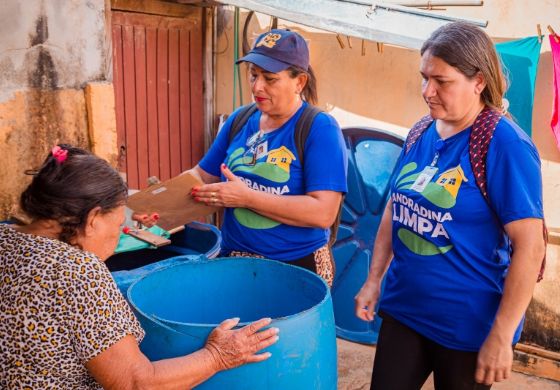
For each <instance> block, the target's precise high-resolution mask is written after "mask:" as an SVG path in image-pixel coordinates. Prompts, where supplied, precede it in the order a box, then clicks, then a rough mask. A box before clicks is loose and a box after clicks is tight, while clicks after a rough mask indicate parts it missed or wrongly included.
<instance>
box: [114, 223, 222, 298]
mask: <svg viewBox="0 0 560 390" xmlns="http://www.w3.org/2000/svg"><path fill="white" fill-rule="evenodd" d="M170 240H171V244H170V245H166V246H162V247H160V248H157V249H139V250H135V251H130V252H122V253H118V254H115V255H113V256H111V257H109V259H107V261H106V262H105V264H106V265H107V267H108V268H109V271H111V272H112V275H113V278H114V279H115V282H116V283H117V286H118V287H119V290H120V291H121V293H122V294H123V295H124V296H125V297H126V290H127V289H128V287H129V286H130V285H131V284H132V283H133V282H135V281H136V280H138V279H140V278H141V277H142V276H144V275H146V274H148V273H149V272H152V271H155V270H157V269H160V268H165V267H168V266H170V265H173V264H177V263H180V262H182V261H185V260H186V259H193V258H198V257H200V256H202V257H207V258H214V257H216V256H217V255H218V253H219V252H220V244H221V241H222V236H221V233H220V231H219V230H218V229H217V228H216V227H215V226H213V225H210V224H206V223H200V222H191V223H189V224H188V225H185V229H184V230H181V231H179V232H177V233H174V234H172V235H171V237H170ZM178 256H182V257H178ZM184 256H187V257H184Z"/></svg>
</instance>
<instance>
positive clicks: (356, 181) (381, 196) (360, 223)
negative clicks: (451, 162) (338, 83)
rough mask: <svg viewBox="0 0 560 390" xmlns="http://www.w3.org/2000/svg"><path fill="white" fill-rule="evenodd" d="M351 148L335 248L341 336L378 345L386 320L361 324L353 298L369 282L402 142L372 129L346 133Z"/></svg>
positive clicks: (335, 290) (335, 288)
mask: <svg viewBox="0 0 560 390" xmlns="http://www.w3.org/2000/svg"><path fill="white" fill-rule="evenodd" d="M342 133H343V136H344V139H345V141H346V146H347V148H348V193H347V194H346V197H345V198H344V205H343V208H342V216H341V221H340V227H339V230H338V235H337V241H336V243H335V245H334V247H333V254H334V257H335V262H336V275H335V280H334V283H333V287H332V296H333V304H334V313H335V321H336V333H337V336H339V337H342V338H344V339H347V340H350V341H357V342H361V343H368V344H375V343H376V342H377V336H378V334H379V328H380V326H381V319H380V318H379V317H376V318H375V321H373V322H365V321H362V320H360V319H358V318H357V317H356V315H355V311H354V297H355V295H356V294H357V293H358V291H359V290H360V288H361V286H362V285H363V283H364V282H365V280H366V278H367V275H368V272H369V267H370V264H371V255H372V253H373V244H374V241H375V236H376V235H377V230H378V228H379V223H380V222H381V217H382V215H383V211H384V209H385V206H386V204H387V200H388V197H389V190H390V188H389V184H390V181H391V177H392V175H393V171H394V169H395V164H396V162H397V160H398V157H399V154H400V153H401V150H402V144H403V139H402V138H401V137H398V136H396V135H393V134H391V133H388V132H384V131H381V130H375V129H369V128H345V129H342Z"/></svg>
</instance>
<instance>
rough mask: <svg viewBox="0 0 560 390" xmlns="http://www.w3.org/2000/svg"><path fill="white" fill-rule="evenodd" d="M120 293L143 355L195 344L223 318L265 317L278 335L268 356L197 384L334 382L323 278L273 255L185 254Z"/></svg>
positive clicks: (170, 353)
mask: <svg viewBox="0 0 560 390" xmlns="http://www.w3.org/2000/svg"><path fill="white" fill-rule="evenodd" d="M128 299H129V302H130V303H131V305H132V307H133V309H134V310H135V312H136V315H137V317H138V319H139V320H140V322H141V323H142V326H143V328H144V330H145V331H146V337H145V338H144V341H143V342H142V344H141V345H140V348H141V350H142V351H143V352H144V353H145V354H146V355H147V356H148V357H149V358H150V359H151V360H158V359H163V358H171V357H176V356H182V355H185V354H187V353H190V352H193V351H196V350H198V349H200V348H202V347H203V346H204V344H205V340H206V338H207V337H208V335H209V334H210V332H211V331H212V329H214V328H215V327H216V326H217V325H218V324H220V323H221V322H222V321H223V320H225V319H226V318H232V317H240V318H241V322H242V323H243V324H246V323H248V322H251V321H255V320H258V319H260V318H263V317H271V318H272V319H273V322H272V324H271V326H274V327H278V328H279V329H280V334H279V336H280V340H279V341H278V342H277V343H276V344H275V345H273V346H271V347H269V348H268V349H267V350H268V351H269V352H271V353H272V356H271V358H270V359H268V360H266V361H264V362H260V363H255V364H249V365H245V366H242V367H239V368H236V369H233V370H228V371H223V372H220V373H218V374H217V375H215V376H213V377H212V378H210V379H209V380H208V381H207V382H205V383H203V384H201V385H200V386H198V387H197V389H215V390H224V389H227V390H241V389H247V390H249V389H251V390H253V389H268V390H292V389H314V390H323V389H332V390H335V389H336V387H337V365H336V363H337V360H336V359H337V356H336V332H335V326H334V316H333V309H332V301H331V295H330V292H329V289H328V287H327V285H326V284H325V282H324V281H323V280H322V279H321V278H320V277H318V276H317V275H315V274H314V273H312V272H309V271H307V270H305V269H302V268H298V267H294V266H291V265H287V264H284V263H281V262H276V261H273V260H263V259H251V258H218V259H215V260H198V261H197V260H189V261H185V262H182V263H180V264H177V265H173V266H170V267H167V268H163V269H160V270H157V271H154V272H152V273H149V274H148V275H146V276H144V277H143V278H142V279H140V280H138V281H136V282H135V283H134V284H132V286H130V288H129V290H128Z"/></svg>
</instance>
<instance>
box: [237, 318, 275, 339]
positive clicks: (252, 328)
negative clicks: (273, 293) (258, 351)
mask: <svg viewBox="0 0 560 390" xmlns="http://www.w3.org/2000/svg"><path fill="white" fill-rule="evenodd" d="M271 322H272V319H271V318H261V319H260V320H258V321H255V322H252V323H250V324H249V325H245V326H244V327H243V328H241V330H240V331H241V332H242V333H243V334H245V335H247V336H250V335H252V334H254V333H256V332H258V331H259V329H262V328H264V327H265V326H267V325H269V324H270V323H271Z"/></svg>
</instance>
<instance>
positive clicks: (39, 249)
mask: <svg viewBox="0 0 560 390" xmlns="http://www.w3.org/2000/svg"><path fill="white" fill-rule="evenodd" d="M31 174H32V175H33V180H32V182H31V184H30V185H29V186H28V187H27V189H26V190H25V191H24V192H23V194H22V195H21V202H20V203H21V207H22V209H23V210H24V211H25V212H26V213H27V214H28V215H29V216H30V217H31V218H32V220H33V222H32V223H31V224H29V225H25V226H13V227H12V226H9V225H0V296H1V299H0V388H2V389H5V388H16V387H17V388H36V389H47V388H49V389H50V388H57V389H75V388H80V389H99V388H101V387H103V388H106V389H133V388H140V387H141V388H157V389H162V388H166V389H167V388H183V389H184V388H191V387H193V386H195V385H197V384H199V383H201V382H203V381H204V380H206V379H208V378H209V377H211V376H212V375H213V374H215V373H217V372H218V371H220V370H225V369H229V368H233V367H236V366H239V365H241V364H244V363H249V362H259V361H262V360H265V359H267V358H268V357H269V356H270V354H268V353H260V354H257V352H258V351H260V350H261V349H263V348H266V347H268V346H270V345H272V344H273V343H274V342H275V341H276V340H277V339H278V337H277V335H276V334H277V333H278V330H277V329H275V328H269V329H266V330H261V329H262V328H263V327H265V326H267V325H269V323H270V319H262V320H259V321H256V322H255V323H253V324H251V325H248V326H246V327H244V328H240V329H235V330H234V329H233V328H234V327H235V326H236V325H237V323H238V321H239V319H228V320H225V321H224V322H223V323H222V324H221V325H220V326H218V327H217V328H216V329H215V330H214V331H213V332H212V333H211V334H210V336H209V337H208V340H207V341H206V345H205V346H204V347H203V348H202V349H200V350H198V351H196V352H194V353H192V354H190V355H186V356H182V357H179V358H174V359H168V360H161V361H157V362H150V361H149V360H148V359H147V358H146V357H145V356H144V355H143V354H142V352H141V351H140V349H139V347H138V343H139V342H140V341H141V340H142V337H143V336H144V332H143V330H142V328H141V327H140V324H139V323H138V321H137V320H136V318H135V317H134V314H133V313H132V311H131V309H130V308H129V306H128V304H127V303H126V301H125V300H124V298H123V296H122V295H121V294H120V292H119V290H118V288H117V286H116V285H115V283H114V281H113V280H112V278H111V274H110V273H109V271H108V270H107V268H106V266H105V265H104V264H103V261H104V260H106V259H107V257H108V256H110V255H111V254H112V253H113V250H114V249H115V246H116V245H117V241H118V239H119V232H120V225H121V223H122V222H123V220H124V207H125V206H124V204H125V201H126V192H127V191H126V186H125V184H124V183H123V181H122V180H121V178H120V177H119V175H118V174H117V172H116V171H115V170H114V169H112V168H111V167H110V166H109V165H108V164H107V163H106V162H105V161H103V160H101V159H99V158H97V157H95V156H93V155H92V154H90V153H88V152H86V151H84V150H82V149H78V148H74V147H70V146H67V145H59V146H55V147H54V148H53V150H52V152H51V153H50V154H49V156H48V157H47V159H46V160H45V162H44V163H43V165H42V167H41V168H40V169H39V170H38V171H35V172H31Z"/></svg>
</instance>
